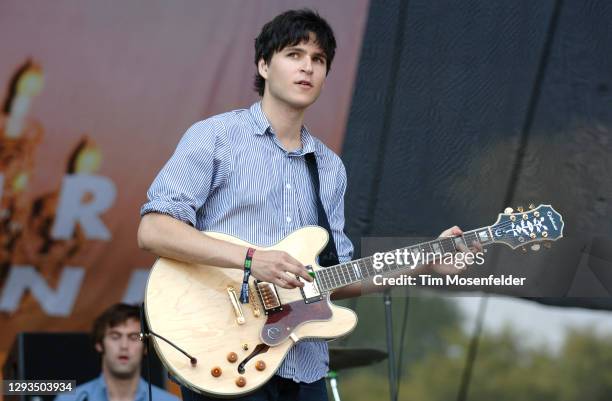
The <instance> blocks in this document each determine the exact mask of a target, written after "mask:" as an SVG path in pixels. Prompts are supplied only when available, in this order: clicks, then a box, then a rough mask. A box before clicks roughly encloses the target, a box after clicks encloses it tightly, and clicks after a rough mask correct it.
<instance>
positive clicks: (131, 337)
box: [128, 333, 140, 341]
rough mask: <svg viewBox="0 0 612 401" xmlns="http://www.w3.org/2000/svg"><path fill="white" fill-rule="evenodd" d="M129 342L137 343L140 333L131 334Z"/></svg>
mask: <svg viewBox="0 0 612 401" xmlns="http://www.w3.org/2000/svg"><path fill="white" fill-rule="evenodd" d="M128 337H129V339H130V341H139V340H140V333H132V334H130V335H129V336H128Z"/></svg>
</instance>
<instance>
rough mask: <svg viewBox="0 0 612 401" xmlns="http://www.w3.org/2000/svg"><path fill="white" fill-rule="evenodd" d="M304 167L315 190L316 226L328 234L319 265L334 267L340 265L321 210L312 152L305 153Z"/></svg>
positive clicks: (325, 218)
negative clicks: (306, 167)
mask: <svg viewBox="0 0 612 401" xmlns="http://www.w3.org/2000/svg"><path fill="white" fill-rule="evenodd" d="M305 157H306V165H307V166H308V172H309V173H310V178H311V179H312V186H313V187H314V190H315V195H316V202H317V220H318V224H319V225H320V226H321V227H323V228H324V229H326V230H327V233H328V234H329V241H327V245H325V248H323V250H322V251H321V254H320V255H319V265H320V266H323V267H327V266H334V265H338V264H340V261H339V260H338V250H337V248H336V243H335V242H334V236H333V235H332V231H331V227H330V226H329V220H328V218H327V214H326V213H325V209H323V202H321V191H320V189H321V184H320V182H319V167H318V166H317V157H316V156H315V154H314V152H311V153H306V155H305Z"/></svg>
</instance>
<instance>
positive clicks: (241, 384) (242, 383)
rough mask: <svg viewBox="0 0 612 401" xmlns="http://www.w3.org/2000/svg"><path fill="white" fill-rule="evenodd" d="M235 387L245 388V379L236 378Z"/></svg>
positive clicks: (241, 377)
mask: <svg viewBox="0 0 612 401" xmlns="http://www.w3.org/2000/svg"><path fill="white" fill-rule="evenodd" d="M236 386H238V387H244V386H246V379H245V378H244V376H238V378H237V379H236Z"/></svg>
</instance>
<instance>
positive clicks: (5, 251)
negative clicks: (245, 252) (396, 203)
mask: <svg viewBox="0 0 612 401" xmlns="http://www.w3.org/2000/svg"><path fill="white" fill-rule="evenodd" d="M304 6H307V7H311V8H315V9H317V10H318V11H319V13H320V14H321V15H322V16H323V17H325V18H326V19H327V20H328V21H329V22H330V24H331V26H332V27H333V28H334V30H335V33H336V39H337V42H338V51H337V53H336V58H335V60H334V63H333V65H332V71H331V72H330V76H329V77H328V80H327V83H326V87H325V89H324V91H323V94H322V95H321V98H320V99H319V101H318V102H317V103H316V104H315V105H314V106H313V107H312V109H311V110H310V111H309V112H308V115H307V118H306V122H307V124H308V125H309V128H310V129H311V131H312V132H313V133H315V134H317V135H318V136H319V137H320V138H321V139H322V140H323V141H324V142H326V143H327V144H328V145H329V146H330V147H332V148H333V149H334V150H336V151H339V149H340V146H341V143H342V139H343V135H344V130H345V126H346V119H347V115H348V111H349V106H350V100H351V96H352V90H353V84H354V83H353V80H354V77H355V75H356V69H357V64H358V58H359V50H360V47H361V40H362V35H363V30H364V26H365V22H366V18H367V10H368V1H367V0H359V1H352V0H347V1H334V2H327V1H323V0H316V1H314V0H313V1H309V2H305V1H280V0H279V1H269V0H266V1H263V0H260V1H239V0H235V1H223V2H221V1H219V2H212V1H210V2H203V1H200V0H190V1H179V2H163V1H158V2H151V1H148V0H147V1H131V2H111V3H109V2H97V1H88V2H68V1H64V2H52V3H50V2H47V1H43V0H40V1H29V2H21V1H8V2H7V1H5V2H2V3H1V4H0V51H1V55H2V56H1V58H0V82H2V83H3V85H4V87H5V92H4V94H3V101H4V107H3V110H2V115H1V117H0V174H1V175H0V182H1V183H2V185H0V188H1V189H2V195H1V204H0V240H1V241H2V247H1V250H0V252H1V254H0V326H1V327H2V333H1V334H0V353H1V355H0V362H1V361H3V360H4V356H5V354H6V351H7V350H8V348H9V347H10V345H11V343H12V342H13V339H14V336H15V334H16V333H18V332H21V331H64V330H88V329H89V325H90V324H91V321H92V320H93V318H94V317H95V316H96V315H97V314H98V313H99V312H101V311H102V310H103V309H104V308H106V307H107V306H108V305H109V304H111V303H114V302H117V301H122V300H123V301H127V302H138V301H140V300H141V299H142V296H143V291H144V284H145V282H146V278H147V274H148V269H149V266H150V265H151V264H152V262H153V260H154V258H153V256H152V255H148V254H146V253H145V252H142V251H140V250H139V249H138V247H137V244H136V229H137V226H138V222H139V209H140V206H141V205H142V203H143V202H144V201H145V193H146V190H147V188H148V186H149V185H150V183H151V181H152V180H153V178H154V177H155V175H156V174H157V172H158V171H159V169H160V168H161V166H162V165H163V163H164V162H165V161H166V160H167V158H168V157H169V156H170V154H171V152H172V151H173V149H174V147H175V146H176V144H177V142H178V140H179V139H180V137H181V135H182V134H183V132H184V131H185V130H186V128H187V127H189V126H190V125H191V124H192V123H193V122H195V121H197V120H200V119H202V118H204V117H206V116H210V115H213V114H216V113H220V112H223V111H227V110H230V109H235V108H243V107H248V106H249V105H250V104H251V103H252V102H254V101H255V100H256V99H257V97H256V94H255V92H253V91H252V89H251V88H252V78H253V75H254V72H255V67H254V63H253V60H252V58H253V48H252V47H253V39H254V38H255V36H256V35H257V34H258V32H259V30H260V28H261V26H262V25H263V24H264V23H265V22H267V21H269V20H270V19H271V18H272V17H274V16H275V15H276V14H278V13H280V12H282V11H284V10H286V9H290V8H298V7H304Z"/></svg>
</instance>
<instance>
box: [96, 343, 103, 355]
mask: <svg viewBox="0 0 612 401" xmlns="http://www.w3.org/2000/svg"><path fill="white" fill-rule="evenodd" d="M94 348H95V349H96V351H98V352H99V353H101V354H103V353H104V347H103V346H102V344H100V343H96V345H94Z"/></svg>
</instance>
